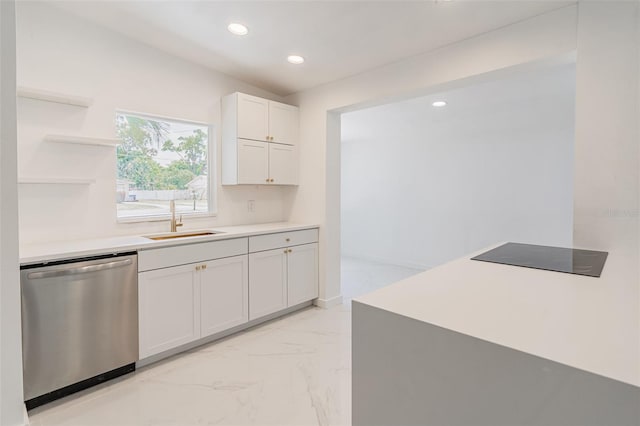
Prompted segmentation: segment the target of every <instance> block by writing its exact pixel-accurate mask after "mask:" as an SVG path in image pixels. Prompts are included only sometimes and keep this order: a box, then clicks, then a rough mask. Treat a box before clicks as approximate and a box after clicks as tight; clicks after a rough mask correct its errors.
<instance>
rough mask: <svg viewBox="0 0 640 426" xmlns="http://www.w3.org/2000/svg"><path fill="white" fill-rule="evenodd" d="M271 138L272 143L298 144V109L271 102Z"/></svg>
mask: <svg viewBox="0 0 640 426" xmlns="http://www.w3.org/2000/svg"><path fill="white" fill-rule="evenodd" d="M269 136H271V137H272V138H273V139H270V141H271V142H277V143H284V144H288V145H297V144H298V107H295V106H292V105H286V104H281V103H280V102H274V101H269Z"/></svg>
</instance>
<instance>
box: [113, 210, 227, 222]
mask: <svg viewBox="0 0 640 426" xmlns="http://www.w3.org/2000/svg"><path fill="white" fill-rule="evenodd" d="M180 216H182V219H185V220H186V219H200V218H207V217H217V216H218V213H217V212H211V213H190V214H184V213H176V218H177V219H179V218H180ZM170 220H171V215H170V214H167V215H161V216H131V217H119V218H117V220H116V223H123V224H127V223H145V222H168V221H170Z"/></svg>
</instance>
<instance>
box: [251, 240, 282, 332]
mask: <svg viewBox="0 0 640 426" xmlns="http://www.w3.org/2000/svg"><path fill="white" fill-rule="evenodd" d="M249 277H250V279H249V319H250V320H254V319H256V318H260V317H263V316H265V315H269V314H271V313H274V312H277V311H280V310H282V309H285V308H286V307H287V253H286V250H285V249H275V250H267V251H261V252H258V253H251V254H249Z"/></svg>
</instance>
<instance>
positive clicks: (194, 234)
mask: <svg viewBox="0 0 640 426" xmlns="http://www.w3.org/2000/svg"><path fill="white" fill-rule="evenodd" d="M221 233H222V232H218V231H191V232H189V231H185V232H168V233H166V234H154V235H143V237H144V238H148V239H150V240H154V241H162V240H173V239H176V238H190V237H206V236H210V235H216V234H221Z"/></svg>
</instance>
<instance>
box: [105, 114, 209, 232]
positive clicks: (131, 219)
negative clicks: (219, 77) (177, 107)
mask: <svg viewBox="0 0 640 426" xmlns="http://www.w3.org/2000/svg"><path fill="white" fill-rule="evenodd" d="M118 115H129V116H134V117H138V118H143V119H147V120H156V121H162V120H164V121H172V122H177V123H184V124H193V125H197V126H203V127H206V128H207V168H208V170H209V173H208V175H207V176H208V179H207V200H208V203H207V211H206V212H196V213H186V214H185V213H179V215H182V216H183V217H185V218H206V217H216V216H217V215H218V191H217V187H216V186H215V185H216V176H217V173H218V170H217V167H216V165H217V164H218V162H217V152H218V150H217V141H216V137H215V135H216V134H215V128H216V127H215V125H214V124H213V123H205V122H202V121H196V120H190V119H185V118H174V117H168V116H166V115H160V114H151V113H143V112H136V111H130V110H126V109H121V108H116V109H115V117H114V119H115V122H117V119H118ZM116 133H117V132H116ZM117 152H118V151H117V148H116V150H115V153H116V167H115V168H114V171H115V174H114V177H115V180H116V181H117V180H118V168H117ZM115 186H116V185H114V188H115ZM114 195H115V194H114ZM114 199H115V197H114ZM116 204H117V203H116ZM114 207H116V223H143V222H163V221H167V220H170V219H171V213H166V214H158V215H147V216H128V217H119V216H118V208H117V205H115V206H114Z"/></svg>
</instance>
